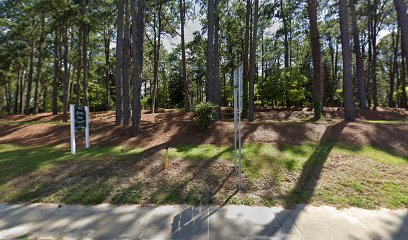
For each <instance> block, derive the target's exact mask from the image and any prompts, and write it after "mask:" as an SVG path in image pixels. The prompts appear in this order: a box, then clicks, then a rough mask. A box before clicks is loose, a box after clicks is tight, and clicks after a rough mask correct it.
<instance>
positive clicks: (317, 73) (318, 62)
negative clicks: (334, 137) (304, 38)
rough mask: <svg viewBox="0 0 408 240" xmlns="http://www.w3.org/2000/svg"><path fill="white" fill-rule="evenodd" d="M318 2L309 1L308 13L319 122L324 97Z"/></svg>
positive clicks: (314, 96) (316, 108)
mask: <svg viewBox="0 0 408 240" xmlns="http://www.w3.org/2000/svg"><path fill="white" fill-rule="evenodd" d="M316 4H317V3H316V0H308V7H307V12H308V16H309V24H310V42H311V45H312V58H313V81H312V94H313V108H314V119H315V120H319V119H320V118H321V115H322V97H323V73H322V56H321V52H320V35H319V29H318V25H317V6H316Z"/></svg>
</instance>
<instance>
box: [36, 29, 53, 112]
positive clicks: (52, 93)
mask: <svg viewBox="0 0 408 240" xmlns="http://www.w3.org/2000/svg"><path fill="white" fill-rule="evenodd" d="M59 45H60V39H59V35H58V30H55V38H54V80H53V84H52V115H56V114H58V86H59V78H60V74H59V72H60V65H59V58H60V55H59ZM29 75H30V74H29Z"/></svg>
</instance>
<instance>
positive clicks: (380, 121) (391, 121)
mask: <svg viewBox="0 0 408 240" xmlns="http://www.w3.org/2000/svg"><path fill="white" fill-rule="evenodd" d="M365 122H367V123H372V124H408V120H366V121H365Z"/></svg>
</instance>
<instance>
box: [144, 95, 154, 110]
mask: <svg viewBox="0 0 408 240" xmlns="http://www.w3.org/2000/svg"><path fill="white" fill-rule="evenodd" d="M151 106H152V98H151V96H146V97H144V98H142V109H143V110H148V109H151Z"/></svg>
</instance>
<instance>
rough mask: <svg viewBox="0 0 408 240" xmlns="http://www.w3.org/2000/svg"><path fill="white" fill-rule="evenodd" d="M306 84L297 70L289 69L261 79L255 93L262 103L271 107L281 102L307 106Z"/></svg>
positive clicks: (303, 76) (305, 78)
mask: <svg viewBox="0 0 408 240" xmlns="http://www.w3.org/2000/svg"><path fill="white" fill-rule="evenodd" d="M308 82H309V80H308V78H307V77H306V76H305V75H304V74H303V73H302V71H301V70H300V69H299V68H293V67H290V68H288V69H284V70H276V71H274V72H273V74H272V75H271V76H269V77H267V78H266V79H263V81H262V83H261V85H260V87H259V90H257V92H258V94H259V98H260V99H261V100H263V102H266V103H269V104H271V105H272V104H273V103H274V102H282V103H285V104H288V103H290V104H292V105H295V106H303V105H305V104H307V100H308V97H309V93H308V90H307V85H308Z"/></svg>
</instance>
